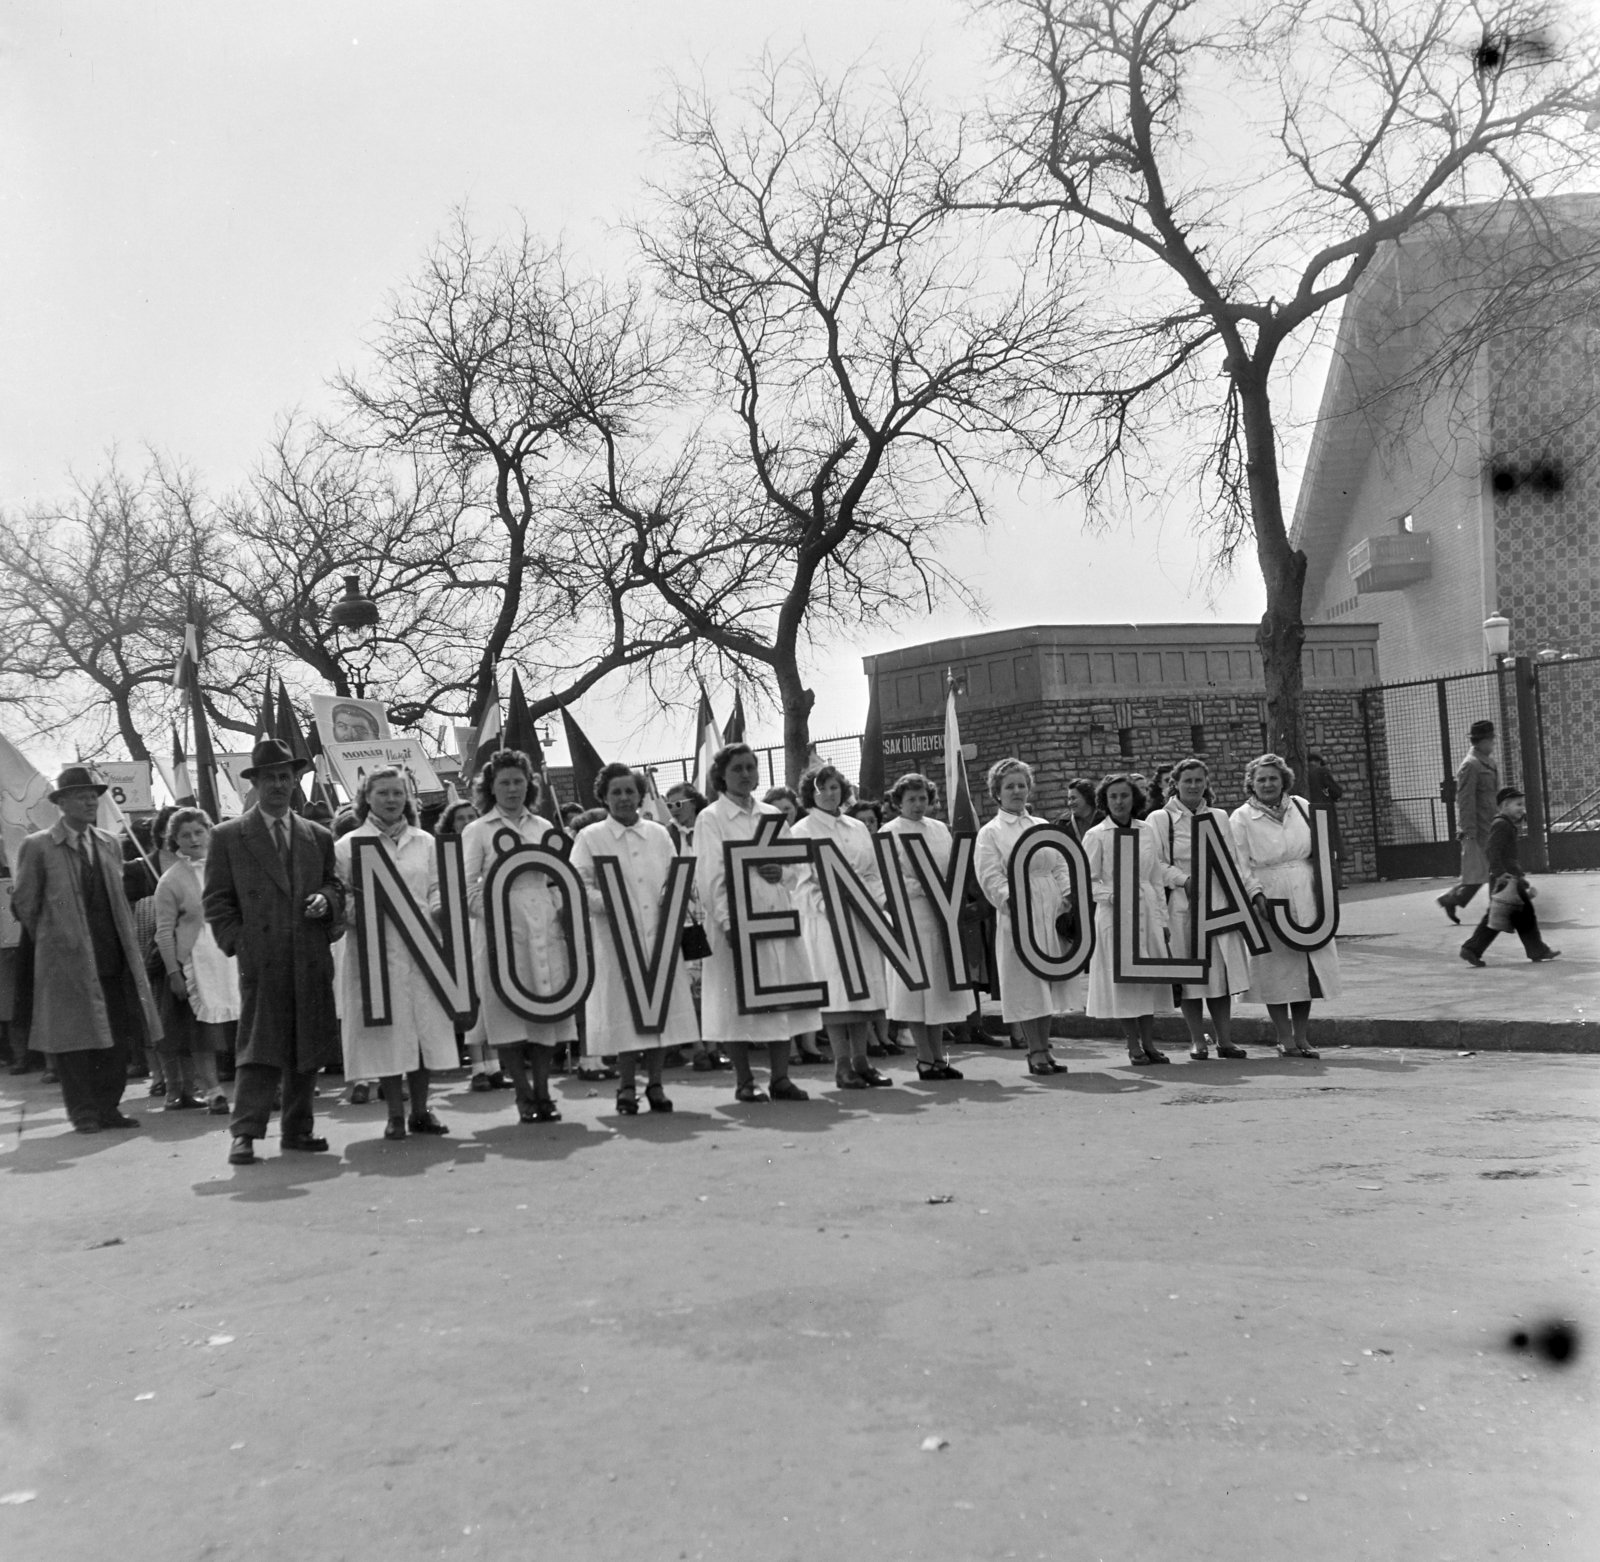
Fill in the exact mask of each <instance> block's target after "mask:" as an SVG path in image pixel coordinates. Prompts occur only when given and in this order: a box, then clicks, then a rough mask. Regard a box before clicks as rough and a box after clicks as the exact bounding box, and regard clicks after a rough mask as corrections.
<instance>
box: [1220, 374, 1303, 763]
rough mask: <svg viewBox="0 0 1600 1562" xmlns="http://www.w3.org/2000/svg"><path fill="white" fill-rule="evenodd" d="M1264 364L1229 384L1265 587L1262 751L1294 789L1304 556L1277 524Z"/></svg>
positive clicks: (1279, 497)
mask: <svg viewBox="0 0 1600 1562" xmlns="http://www.w3.org/2000/svg"><path fill="white" fill-rule="evenodd" d="M1266 375H1267V370H1266V367H1265V366H1262V367H1259V368H1258V367H1257V366H1255V365H1252V366H1251V367H1250V368H1249V369H1248V370H1247V371H1245V372H1244V373H1241V374H1238V375H1237V376H1236V378H1235V382H1234V383H1235V388H1236V391H1237V394H1238V397H1239V404H1240V417H1241V422H1242V424H1243V427H1244V435H1245V455H1246V466H1245V470H1246V475H1247V479H1248V482H1249V488H1250V518H1251V521H1252V523H1253V524H1254V527H1255V535H1256V557H1257V559H1258V560H1259V562H1260V566H1261V578H1262V581H1263V582H1264V583H1265V585H1266V588H1267V610H1266V612H1265V613H1263V614H1262V615H1261V625H1260V627H1259V628H1258V629H1257V630H1256V646H1257V647H1258V649H1259V650H1260V652H1261V670H1262V674H1263V676H1264V678H1265V680H1266V685H1267V746H1268V747H1269V748H1270V749H1271V750H1272V751H1273V752H1274V753H1276V754H1280V755H1282V756H1283V758H1284V759H1286V760H1288V762H1289V765H1290V768H1291V769H1292V770H1293V771H1294V773H1295V789H1296V790H1297V791H1301V792H1303V791H1304V790H1305V777H1306V743H1305V723H1304V718H1303V714H1302V710H1301V705H1302V695H1303V693H1304V687H1305V675H1304V668H1303V664H1302V661H1301V652H1302V650H1303V649H1304V646H1305V640H1306V627H1305V624H1304V622H1303V621H1302V619H1301V608H1302V605H1303V602H1304V597H1305V584H1306V556H1305V554H1304V553H1302V552H1300V551H1299V550H1298V549H1297V548H1292V547H1290V545H1289V533H1288V529H1287V528H1286V527H1285V525H1284V523H1283V492H1282V490H1281V488H1280V487H1279V484H1278V449H1277V439H1276V436H1275V434H1274V432H1273V426H1272V402H1271V397H1270V395H1269V394H1268V390H1267V378H1266Z"/></svg>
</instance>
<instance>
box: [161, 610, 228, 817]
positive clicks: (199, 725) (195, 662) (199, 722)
mask: <svg viewBox="0 0 1600 1562" xmlns="http://www.w3.org/2000/svg"><path fill="white" fill-rule="evenodd" d="M180 674H181V676H182V678H183V690H184V703H185V704H186V705H187V706H188V707H189V716H190V719H191V720H192V721H193V723H194V769H193V771H192V772H191V774H192V776H193V779H194V795H195V800H196V802H197V803H198V804H199V806H200V807H201V808H203V809H205V811H206V812H207V813H208V814H209V815H210V816H211V817H212V819H221V818H222V817H223V814H222V811H221V809H220V808H219V807H218V802H217V798H218V785H217V755H216V750H215V749H213V748H212V746H211V729H210V728H209V727H208V726H207V725H206V702H205V698H204V696H203V695H202V693H201V690H200V635H199V632H198V631H197V630H196V629H195V626H194V625H193V624H186V625H185V626H184V630H183V650H182V651H180V652H179V653H178V665H177V668H176V670H175V671H174V673H173V675H172V676H173V686H174V687H177V686H178V678H179V676H180ZM228 790H229V792H230V794H231V793H233V788H232V787H231V786H229V788H228ZM233 800H234V803H235V808H234V813H235V814H237V813H240V812H242V811H243V810H242V809H240V808H239V807H238V806H237V804H238V797H237V794H234V799H233ZM230 817H231V816H230Z"/></svg>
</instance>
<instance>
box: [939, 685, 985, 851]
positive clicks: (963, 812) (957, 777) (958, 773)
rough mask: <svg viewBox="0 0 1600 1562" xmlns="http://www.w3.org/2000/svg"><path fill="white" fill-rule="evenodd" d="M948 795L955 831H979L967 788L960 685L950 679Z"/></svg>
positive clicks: (946, 703)
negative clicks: (959, 711)
mask: <svg viewBox="0 0 1600 1562" xmlns="http://www.w3.org/2000/svg"><path fill="white" fill-rule="evenodd" d="M944 795H945V807H946V809H947V810H948V811H949V815H950V828H951V829H952V830H954V831H961V830H970V831H973V832H976V831H977V828H978V811H977V809H975V808H974V807H973V806H972V793H971V792H970V791H969V790H968V788H967V755H966V751H965V750H964V749H963V748H962V746H961V727H960V724H959V723H958V722H957V721H956V686H955V680H954V679H950V680H949V683H948V692H947V693H946V694H945V700H944Z"/></svg>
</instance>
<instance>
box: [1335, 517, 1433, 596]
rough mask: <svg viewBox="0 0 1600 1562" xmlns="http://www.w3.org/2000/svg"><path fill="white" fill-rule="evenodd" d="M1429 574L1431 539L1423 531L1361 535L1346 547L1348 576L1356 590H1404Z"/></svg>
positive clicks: (1431, 559)
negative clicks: (1348, 559) (1356, 540)
mask: <svg viewBox="0 0 1600 1562" xmlns="http://www.w3.org/2000/svg"><path fill="white" fill-rule="evenodd" d="M1432 573H1433V539H1432V538H1431V537H1430V536H1429V534H1428V533H1427V532H1400V533H1398V534H1396V535H1393V536H1387V537H1363V538H1362V539H1361V541H1360V542H1358V543H1357V544H1356V545H1355V547H1353V548H1352V549H1351V550H1350V575H1351V578H1352V579H1353V580H1354V581H1355V583H1356V591H1357V593H1358V594H1359V595H1361V596H1365V595H1366V594H1367V593H1368V592H1371V591H1404V590H1405V588H1406V587H1407V586H1414V585H1416V583H1417V582H1418V581H1419V580H1426V579H1427V578H1428V577H1429V576H1430V575H1431V574H1432Z"/></svg>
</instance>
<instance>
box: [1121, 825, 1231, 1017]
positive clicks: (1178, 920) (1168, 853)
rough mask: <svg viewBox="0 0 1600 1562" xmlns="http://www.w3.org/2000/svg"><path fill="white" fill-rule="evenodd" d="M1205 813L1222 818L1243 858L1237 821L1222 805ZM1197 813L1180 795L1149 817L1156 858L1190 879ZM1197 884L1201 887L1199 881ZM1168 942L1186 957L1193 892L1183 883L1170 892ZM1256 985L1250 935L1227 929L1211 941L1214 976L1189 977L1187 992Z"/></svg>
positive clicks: (1198, 994) (1213, 993)
mask: <svg viewBox="0 0 1600 1562" xmlns="http://www.w3.org/2000/svg"><path fill="white" fill-rule="evenodd" d="M1203 811H1204V812H1205V813H1208V814H1210V815H1211V817H1212V818H1213V819H1215V820H1216V822H1217V828H1218V829H1219V830H1220V831H1221V832H1222V838H1223V840H1225V841H1226V842H1227V843H1228V846H1229V847H1230V848H1231V849H1232V851H1233V860H1234V861H1235V862H1237V861H1238V860H1239V851H1238V848H1237V847H1236V846H1234V842H1233V825H1232V823H1231V822H1230V821H1229V819H1228V816H1227V814H1226V813H1224V812H1223V811H1222V809H1220V808H1206V809H1204V810H1203ZM1193 818H1194V815H1193V814H1191V813H1190V812H1189V810H1188V809H1187V808H1185V807H1184V806H1183V804H1182V803H1180V802H1179V801H1178V799H1177V798H1175V797H1173V798H1169V799H1168V800H1167V806H1166V807H1165V808H1158V809H1157V810H1156V811H1155V812H1154V813H1153V814H1151V815H1150V816H1149V817H1148V818H1147V819H1146V820H1145V822H1144V825H1145V832H1146V834H1148V835H1149V836H1150V838H1151V844H1152V845H1153V846H1154V847H1155V852H1156V857H1157V859H1158V860H1159V861H1160V862H1161V864H1162V866H1163V867H1169V868H1176V869H1177V870H1178V871H1179V872H1180V873H1181V874H1182V875H1183V876H1184V878H1189V877H1191V876H1192V875H1193V873H1194V863H1193V852H1194V836H1193V831H1192V827H1191V824H1190V821H1191V820H1192V819H1193ZM1196 888H1197V889H1199V888H1200V886H1198V885H1197V886H1196ZM1167 918H1168V923H1167V943H1168V947H1169V948H1170V949H1171V951H1172V953H1173V954H1174V955H1176V956H1179V957H1182V956H1184V955H1186V954H1187V953H1188V951H1189V892H1188V891H1187V890H1186V889H1184V887H1183V885H1182V884H1181V883H1180V884H1174V885H1172V886H1171V888H1170V889H1168V891H1167ZM1249 986H1250V950H1249V947H1248V946H1247V945H1246V943H1245V941H1244V935H1243V934H1242V933H1239V932H1237V931H1233V932H1227V933H1224V934H1222V935H1221V936H1220V937H1218V938H1213V939H1212V940H1211V976H1210V979H1209V980H1207V981H1205V982H1185V983H1184V984H1183V987H1182V989H1181V996H1183V997H1185V998H1227V997H1231V996H1232V995H1233V994H1235V993H1242V992H1244V991H1245V990H1246V989H1247V988H1248V987H1249Z"/></svg>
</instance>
